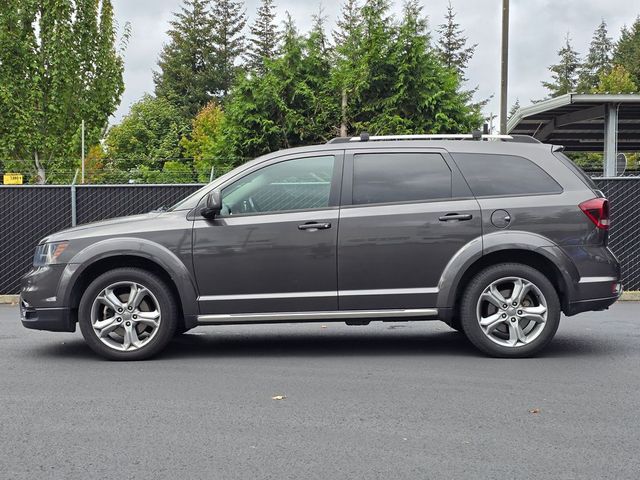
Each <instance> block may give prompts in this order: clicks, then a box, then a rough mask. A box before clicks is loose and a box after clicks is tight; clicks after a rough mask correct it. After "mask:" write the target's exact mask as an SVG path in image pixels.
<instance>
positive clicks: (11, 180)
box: [4, 173, 22, 185]
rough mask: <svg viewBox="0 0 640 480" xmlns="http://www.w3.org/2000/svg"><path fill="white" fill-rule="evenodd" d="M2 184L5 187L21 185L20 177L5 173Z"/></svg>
mask: <svg viewBox="0 0 640 480" xmlns="http://www.w3.org/2000/svg"><path fill="white" fill-rule="evenodd" d="M4 184H5V185H22V175H21V174H19V173H5V174H4Z"/></svg>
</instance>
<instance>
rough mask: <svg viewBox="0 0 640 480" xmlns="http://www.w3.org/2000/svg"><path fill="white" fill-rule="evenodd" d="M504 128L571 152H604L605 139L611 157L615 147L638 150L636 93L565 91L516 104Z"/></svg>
mask: <svg viewBox="0 0 640 480" xmlns="http://www.w3.org/2000/svg"><path fill="white" fill-rule="evenodd" d="M616 124H617V137H616V128H615V125H616ZM507 130H508V132H509V133H510V134H513V135H516V134H522V135H532V136H534V137H535V138H537V139H538V140H540V141H542V142H544V143H551V144H555V145H564V147H565V149H566V150H567V151H572V152H602V151H605V152H606V150H607V145H606V144H607V143H609V145H610V147H609V148H610V152H611V154H612V156H613V157H614V158H615V152H616V151H621V152H630V151H640V95H637V94H628V95H622V94H620V95H610V94H577V93H568V94H566V95H562V96H560V97H556V98H551V99H549V100H543V101H541V102H539V103H535V104H533V105H531V106H529V107H524V108H520V109H519V110H518V111H517V112H516V113H515V114H514V115H513V116H512V117H511V119H509V123H508V125H507ZM616 138H617V148H616V147H615V143H616ZM606 140H609V142H606ZM610 142H613V145H612V144H611V143H610ZM611 147H613V148H611Z"/></svg>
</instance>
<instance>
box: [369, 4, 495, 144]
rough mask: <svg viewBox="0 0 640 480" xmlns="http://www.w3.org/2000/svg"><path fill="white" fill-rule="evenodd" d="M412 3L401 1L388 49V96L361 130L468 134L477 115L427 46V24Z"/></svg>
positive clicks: (457, 78)
mask: <svg viewBox="0 0 640 480" xmlns="http://www.w3.org/2000/svg"><path fill="white" fill-rule="evenodd" d="M421 10H422V7H420V6H418V2H417V0H409V1H407V2H406V4H405V7H404V12H403V18H402V22H401V24H400V25H399V27H398V29H397V33H396V35H395V36H394V39H393V41H392V42H391V49H390V51H389V61H390V65H389V66H390V68H391V71H390V75H389V76H390V78H391V79H392V80H393V83H392V85H391V88H390V90H389V91H390V94H388V95H387V96H383V97H382V100H381V102H380V104H381V106H382V109H381V113H379V114H377V115H376V116H375V117H374V118H372V119H371V120H370V121H369V125H362V126H363V128H364V127H367V129H369V130H371V131H373V132H375V133H379V134H394V133H395V134H410V133H452V132H453V133H457V132H470V131H471V130H473V129H474V128H477V127H479V126H480V123H481V122H482V116H481V115H480V112H479V111H478V110H477V109H475V108H474V107H472V106H469V105H467V104H466V102H465V99H464V96H463V95H461V94H460V93H459V87H460V76H459V75H458V74H457V72H456V71H455V70H452V69H450V68H448V67H447V66H446V65H443V64H442V63H441V62H440V61H439V59H438V57H437V54H436V52H434V51H433V50H432V49H431V48H430V46H429V35H428V32H427V20H426V19H425V18H424V17H422V16H421Z"/></svg>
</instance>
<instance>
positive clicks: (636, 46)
mask: <svg viewBox="0 0 640 480" xmlns="http://www.w3.org/2000/svg"><path fill="white" fill-rule="evenodd" d="M613 61H614V63H615V64H616V65H622V66H623V67H624V68H626V69H627V70H628V71H629V74H630V75H631V80H633V82H634V83H635V84H636V85H640V16H638V17H637V18H636V20H635V22H633V25H632V26H631V28H627V27H626V26H625V27H623V29H622V33H621V35H620V40H619V41H618V44H617V45H616V49H615V53H614V55H613Z"/></svg>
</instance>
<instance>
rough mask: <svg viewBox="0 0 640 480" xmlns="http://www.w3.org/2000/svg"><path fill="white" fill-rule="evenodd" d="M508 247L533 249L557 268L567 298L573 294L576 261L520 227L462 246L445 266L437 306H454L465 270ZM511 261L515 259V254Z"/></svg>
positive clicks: (577, 275)
mask: <svg viewBox="0 0 640 480" xmlns="http://www.w3.org/2000/svg"><path fill="white" fill-rule="evenodd" d="M507 250H511V251H513V250H516V251H518V250H520V251H528V252H532V253H536V254H538V255H541V256H543V257H545V258H546V259H547V260H549V261H550V262H552V263H553V265H555V267H556V268H557V269H558V271H559V272H560V275H561V277H562V280H563V283H564V287H565V289H566V294H567V295H566V297H567V299H571V298H575V295H576V285H577V284H578V281H579V278H580V275H579V273H578V270H577V268H576V266H575V264H574V263H573V262H572V261H571V259H570V258H569V257H568V256H567V254H566V253H564V251H563V250H562V249H561V248H560V247H559V246H558V245H556V244H555V243H554V242H552V241H551V240H549V239H548V238H546V237H543V236H542V235H537V234H535V233H531V232H523V231H516V230H514V231H500V232H493V233H490V234H488V235H484V236H483V237H477V238H475V239H473V240H472V241H470V242H469V243H467V244H466V245H465V246H464V247H462V248H461V249H460V250H459V251H458V252H457V253H456V254H455V255H454V256H453V257H452V258H451V260H450V261H449V263H448V264H447V266H446V267H445V269H444V271H443V273H442V276H441V277H440V282H439V284H438V300H437V307H438V308H453V307H454V306H455V305H454V304H455V300H456V295H457V293H458V287H459V285H460V281H461V280H462V278H463V276H464V274H465V273H466V272H467V271H468V270H469V268H471V267H472V266H473V265H474V264H475V263H476V262H477V261H479V260H480V259H481V258H482V257H484V256H487V255H490V254H493V253H497V252H500V251H507ZM513 261H515V262H517V261H518V259H517V255H515V256H514V258H513Z"/></svg>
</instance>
